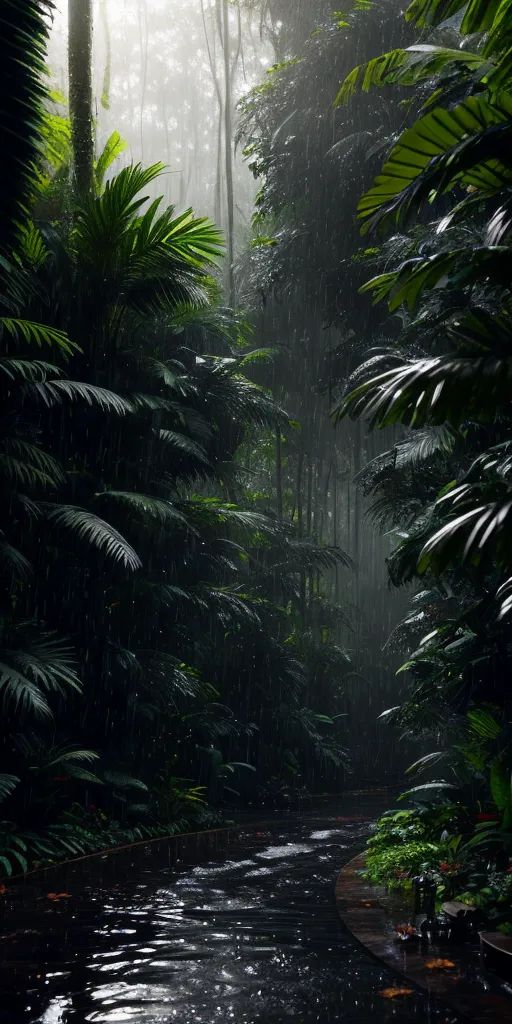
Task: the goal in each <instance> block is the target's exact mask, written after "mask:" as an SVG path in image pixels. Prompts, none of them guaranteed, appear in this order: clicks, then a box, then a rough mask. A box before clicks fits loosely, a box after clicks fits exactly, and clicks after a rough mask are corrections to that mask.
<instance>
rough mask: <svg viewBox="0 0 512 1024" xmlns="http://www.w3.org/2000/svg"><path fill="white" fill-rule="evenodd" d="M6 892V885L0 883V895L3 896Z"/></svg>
mask: <svg viewBox="0 0 512 1024" xmlns="http://www.w3.org/2000/svg"><path fill="white" fill-rule="evenodd" d="M6 892H7V886H6V885H0V896H5V894H6Z"/></svg>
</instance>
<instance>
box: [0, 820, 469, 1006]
mask: <svg viewBox="0 0 512 1024" xmlns="http://www.w3.org/2000/svg"><path fill="white" fill-rule="evenodd" d="M325 819H326V820H322V819H321V816H320V815H319V816H317V817H315V816H313V815H309V816H308V817H303V818H302V819H298V818H295V819H294V818H293V817H290V819H289V820H288V821H286V822H284V823H283V821H282V819H281V821H280V823H279V826H276V827H274V828H273V829H272V833H271V834H270V835H269V834H268V833H267V834H264V835H262V834H261V833H259V834H256V835H255V834H252V835H251V834H250V833H245V834H243V835H242V837H241V838H240V839H239V840H237V841H236V842H235V843H231V844H230V846H229V852H228V859H225V860H222V859H220V858H219V860H218V861H215V862H214V861H210V862H209V863H208V864H205V865H200V866H199V867H196V868H192V869H185V868H183V869H182V871H180V872H179V873H176V871H171V869H169V868H168V867H166V868H165V869H162V870H157V869H144V870H143V869H142V868H141V875H142V877H138V878H130V877H127V878H126V880H124V881H122V882H119V880H118V881H117V884H116V886H115V887H111V889H110V891H108V887H107V888H106V887H105V884H104V883H103V888H100V886H98V888H97V889H94V888H93V887H91V885H90V881H89V885H88V888H87V890H86V891H82V894H81V895H79V894H77V893H75V894H74V893H73V892H72V897H73V898H72V900H70V901H69V904H68V905H66V906H64V905H61V906H58V907H54V906H52V907H50V908H46V907H45V908H44V915H43V916H44V928H43V927H42V925H41V923H40V922H39V921H38V922H37V927H38V928H39V929H41V932H42V935H41V938H40V939H38V940H37V944H38V948H37V950H36V951H34V948H31V950H30V953H27V955H26V958H27V959H28V958H30V961H31V964H29V965H28V967H27V970H28V971H29V973H30V972H32V973H31V974H30V984H29V985H25V988H24V989H22V988H21V985H20V991H19V992H18V994H17V996H16V999H17V1000H18V1001H17V1002H16V999H14V998H13V1000H12V1013H11V1015H9V1013H10V1010H7V1013H6V1015H3V1013H2V1009H1V1007H0V1024H85V1022H91V1024H113V1022H120V1021H128V1022H137V1024H169V1022H173V1021H175V1020H176V1021H179V1022H180V1024H217V1022H219V1024H226V1022H229V1021H233V1022H234V1024H256V1022H261V1024H288V1022H290V1024H291V1022H292V1021H293V1024H298V1022H300V1024H331V1022H338V1021H339V1022H343V1024H368V1022H369V1021H370V1019H371V1020H372V1024H388V1022H389V1021H390V1020H391V1019H392V1020H393V1022H394V1024H405V1022H408V1021H410V1022H413V1021H414V1022H415V1024H427V1022H435V1024H444V1022H445V1021H447V1020H448V1019H449V1020H450V1022H451V1024H457V1022H456V1017H455V1015H454V1014H453V1013H451V1014H450V1016H449V1018H447V1017H446V1015H445V1014H444V1013H443V1011H442V1010H441V1011H439V1010H437V1009H436V1008H435V1007H434V1006H433V1005H432V1003H431V1002H430V1001H429V999H428V997H427V996H424V995H422V994H418V995H414V996H412V997H411V998H409V999H407V1000H405V1001H403V1002H402V1003H401V1004H398V1003H397V1004H393V1005H392V1006H391V1007H390V1006H389V1004H386V1003H385V1002H384V1001H383V1000H382V998H381V997H380V995H379V992H380V990H381V989H382V988H384V987H385V986H386V985H389V984H391V983H393V981H394V980H395V979H394V978H393V976H392V975H390V974H389V973H388V972H387V971H386V970H385V969H383V968H381V967H380V966H379V964H377V963H376V962H375V961H373V960H371V959H370V958H369V957H367V956H366V955H365V954H364V953H363V951H362V950H360V949H359V948H358V947H356V945H355V944H354V943H353V942H352V940H351V939H350V937H349V936H348V935H347V934H346V933H345V932H344V930H343V927H342V926H341V924H340V922H339V920H338V917H337V913H336V909H335V905H334V899H333V884H334V880H335V878H336V875H337V872H338V870H339V868H340V866H341V863H342V862H343V860H344V859H345V860H346V859H348V858H349V856H351V855H352V852H355V850H356V848H358V843H359V844H360V842H361V838H362V837H363V836H364V835H365V834H366V833H367V832H368V829H369V826H368V825H361V824H359V825H357V826H354V825H350V824H348V825H347V824H345V825H343V826H341V825H340V826H339V827H337V826H336V823H335V821H333V820H332V819H331V818H328V816H327V815H326V816H325ZM343 849H345V850H346V851H347V852H345V853H342V850H343ZM262 862H263V863H262ZM93 897H94V899H93ZM45 929H46V930H45ZM33 943H34V940H32V944H33ZM16 955H18V954H16ZM35 960H37V968H34V969H32V964H33V963H34V961H35ZM27 992H28V994H27ZM28 1007H30V1009H28Z"/></svg>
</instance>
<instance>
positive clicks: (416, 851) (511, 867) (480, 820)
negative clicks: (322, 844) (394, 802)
mask: <svg viewBox="0 0 512 1024" xmlns="http://www.w3.org/2000/svg"><path fill="white" fill-rule="evenodd" d="M511 853H512V835H511V833H510V829H509V828H508V827H506V828H504V827H503V824H502V823H500V821H499V818H498V815H497V814H496V813H495V812H490V813H481V812H480V813H477V812H474V813H473V812H471V811H470V810H469V809H468V808H467V807H465V806H464V805H463V804H460V803H451V802H441V803H435V804H429V805H425V804H420V805H416V806H414V807H412V808H411V809H408V810H399V811H397V810H392V811H388V812H387V813H386V814H384V815H383V817H382V818H381V819H380V820H379V822H378V823H377V826H376V830H375V833H374V834H373V835H372V837H371V838H370V839H369V841H368V847H367V855H366V867H365V870H364V872H363V874H364V877H365V878H367V879H368V881H370V882H372V883H373V884H375V885H385V886H386V887H387V888H388V889H390V890H393V889H395V890H396V889H398V890H402V891H403V892H409V891H410V890H411V889H412V886H413V880H414V878H415V877H416V876H418V875H424V876H426V877H427V878H428V879H430V880H431V881H432V882H433V883H435V886H436V893H437V905H438V908H439V909H441V905H442V903H443V902H444V901H445V900H459V901H461V902H463V903H466V904H467V905H468V907H471V908H473V909H474V910H475V912H477V914H478V915H479V920H480V921H481V922H482V923H486V925H487V926H489V927H491V928H492V929H495V930H498V931H501V932H503V933H504V934H508V935H510V934H512V859H511V856H510V855H511Z"/></svg>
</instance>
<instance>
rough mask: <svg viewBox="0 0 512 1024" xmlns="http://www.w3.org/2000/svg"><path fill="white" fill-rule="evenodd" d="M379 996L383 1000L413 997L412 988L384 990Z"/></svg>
mask: <svg viewBox="0 0 512 1024" xmlns="http://www.w3.org/2000/svg"><path fill="white" fill-rule="evenodd" d="M379 995H380V996H382V998H383V999H400V998H402V996H412V995H413V989H412V988H398V987H397V988H383V989H382V992H379Z"/></svg>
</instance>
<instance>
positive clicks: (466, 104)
mask: <svg viewBox="0 0 512 1024" xmlns="http://www.w3.org/2000/svg"><path fill="white" fill-rule="evenodd" d="M405 18H406V20H407V21H408V22H409V24H410V25H412V26H414V27H415V28H416V29H417V30H420V29H421V30H422V38H421V43H419V42H418V43H417V44H415V45H412V46H410V47H409V48H407V49H401V50H394V51H391V52H388V53H386V54H385V55H384V56H377V55H374V57H373V58H372V59H371V60H370V61H369V62H368V63H366V64H365V65H364V66H360V67H358V68H356V69H355V70H354V71H352V72H351V73H350V75H349V76H348V77H347V78H346V79H345V81H344V83H342V86H341V88H340V91H339V95H338V102H341V103H343V102H348V103H350V102H351V97H353V96H354V94H357V92H358V90H360V89H362V90H363V92H367V91H368V90H369V89H371V88H372V87H381V88H383V89H385V90H386V91H388V90H389V89H390V87H393V88H396V87H397V85H398V86H400V87H401V88H405V89H408V90H409V91H410V94H411V97H412V99H411V108H412V109H413V110H414V109H417V108H418V101H419V100H420V99H421V101H422V102H421V111H420V113H419V116H417V117H416V119H415V120H414V119H411V125H410V127H408V128H407V129H406V130H405V131H403V132H402V133H401V134H400V135H399V136H398V137H397V138H395V139H394V140H393V144H392V147H391V149H390V152H389V155H388V157H387V159H386V162H385V163H384V165H383V167H382V170H381V172H380V174H379V175H378V176H377V178H376V179H375V182H374V184H373V186H372V187H371V188H370V189H369V190H367V191H366V193H365V194H364V195H363V196H362V198H361V199H360V202H359V207H358V209H359V217H360V220H361V224H362V229H363V232H364V233H369V232H370V233H372V232H373V233H374V235H375V234H376V235H377V237H379V233H380V236H381V237H382V233H386V236H387V240H386V241H384V242H383V244H382V245H381V247H380V248H379V249H377V250H374V251H373V252H372V260H373V262H374V265H375V266H376V268H377V270H380V272H379V273H378V274H377V276H374V277H373V278H372V280H371V281H369V283H368V284H366V285H365V286H364V289H363V291H364V292H367V293H370V294H372V295H373V298H374V300H375V302H387V305H388V309H389V312H390V314H391V318H390V320H389V327H388V330H387V334H388V337H389V342H388V343H387V344H386V345H383V339H382V337H381V338H379V349H378V350H376V351H375V352H374V353H372V356H371V358H370V359H368V360H367V361H366V362H365V363H363V364H362V365H361V366H360V367H359V369H358V370H357V373H356V375H355V377H354V378H353V379H352V381H351V382H350V383H349V387H348V389H347V392H346V393H345V394H344V395H343V396H342V397H341V399H340V400H339V402H338V403H337V407H336V410H335V418H336V419H339V418H341V417H344V416H346V415H351V416H355V417H359V416H364V417H366V418H367V419H368V420H369V421H370V423H371V425H372V426H373V427H380V428H383V427H389V426H394V425H400V426H402V427H403V428H406V430H407V431H409V432H408V433H407V434H405V435H404V436H403V437H402V439H401V440H400V441H399V443H398V444H396V445H395V446H394V447H393V448H392V449H391V450H390V451H388V452H387V453H385V454H383V455H381V456H379V457H378V458H377V459H376V460H374V462H373V463H372V464H370V465H369V466H368V467H367V468H366V471H365V474H364V480H365V484H366V487H367V490H368V492H369V493H370V494H373V495H374V498H375V503H374V513H375V515H376V516H377V518H378V519H380V521H381V522H382V523H383V524H385V525H386V526H387V527H388V528H389V527H390V526H391V528H392V529H394V530H396V531H397V532H398V536H399V538H400V541H399V544H398V546H397V547H396V548H395V551H394V552H393V555H392V557H391V560H390V571H391V577H392V581H393V582H394V583H395V584H398V585H400V584H404V583H410V582H419V584H420V586H421V589H420V591H419V593H417V595H416V597H415V599H414V605H413V609H412V611H411V613H410V614H409V615H408V617H407V618H406V620H405V622H404V623H403V626H402V627H401V628H400V629H399V630H398V631H396V633H395V637H394V642H395V643H397V644H401V645H402V647H404V646H405V647H406V649H407V648H408V651H409V655H408V660H407V663H406V665H405V666H404V670H407V671H408V673H409V675H410V677H411V678H412V685H411V689H410V693H409V696H408V698H407V700H406V701H405V702H404V703H402V704H401V705H400V706H399V707H395V708H392V709H391V710H390V711H389V712H388V713H387V714H388V717H389V718H391V719H394V720H395V722H398V723H399V724H400V726H401V727H402V728H403V729H404V730H405V731H406V732H408V733H412V734H413V735H415V736H421V737H423V738H424V739H428V740H429V741H430V742H431V743H435V745H436V749H435V750H434V751H432V752H429V753H427V754H426V755H425V756H424V757H422V758H420V759H419V760H418V761H417V762H416V763H415V765H413V766H412V767H411V772H413V773H417V772H429V773H432V772H433V771H434V770H435V773H436V774H437V775H439V773H440V769H441V772H442V773H443V774H444V778H443V779H437V780H431V781H430V782H427V783H424V784H422V785H420V786H417V787H415V788H414V789H413V790H412V791H411V795H412V797H413V798H414V797H417V798H418V799H420V798H421V799H423V800H427V799H429V800H434V801H435V802H436V803H438V802H440V803H441V805H442V803H443V800H444V793H445V791H446V788H447V787H450V786H453V787H455V788H456V789H458V790H459V791H460V794H461V799H462V800H463V802H464V804H465V806H466V808H467V813H468V814H469V816H470V818H472V819H473V821H474V817H475V815H476V814H477V812H478V811H480V812H482V811H483V813H484V814H485V813H487V812H489V813H491V817H492V815H494V817H495V818H496V821H494V822H493V823H492V828H491V830H490V831H489V830H487V829H485V828H484V831H483V834H482V833H481V830H478V829H477V831H476V832H475V833H474V836H473V840H470V841H469V843H468V845H469V846H470V849H471V857H472V856H473V854H474V852H475V850H476V849H477V848H478V849H480V851H481V854H480V855H481V857H482V858H483V862H484V863H486V862H487V860H488V858H489V856H491V861H493V862H494V863H496V865H498V864H499V862H500V858H501V860H502V859H503V856H505V860H506V858H507V856H508V851H509V848H510V832H511V827H512V815H511V804H510V780H511V771H512V751H511V746H510V725H509V722H510V710H511V705H510V696H509V682H508V677H509V670H510V618H509V616H510V608H511V603H510V590H511V584H510V571H511V554H510V552H511V550H512V549H511V544H510V522H511V520H510V514H511V507H512V506H511V501H510V444H511V434H510V427H511V424H510V412H509V408H508V397H509V395H508V380H509V358H510V357H509V352H510V344H511V339H512V334H511V329H510V314H511V294H510V273H509V269H508V259H509V248H508V246H509V240H510V228H511V223H512V222H511V218H510V212H509V210H510V188H511V182H512V163H511V158H510V147H509V145H508V140H509V136H510V132H511V125H512V105H511V102H512V92H511V90H512V79H511V74H510V59H509V54H510V50H509V46H510V8H509V4H508V3H506V2H501V3H500V2H497V3H493V4H481V3H475V2H471V3H467V2H462V0H461V2H454V3H446V2H444V0H414V2H413V3H412V4H411V5H410V6H409V8H408V9H407V11H406V13H405ZM411 651H412V652H413V653H410V652H411ZM427 778H428V776H427ZM420 817H421V815H420V813H419V812H417V813H416V814H415V815H414V814H413V817H412V822H413V825H415V824H417V822H418V821H419V820H420ZM385 827H386V828H387V827H388V826H387V824H386V826H385ZM382 834H383V833H382V830H381V833H380V835H381V836H382ZM469 834H470V835H471V828H470V829H469ZM432 838H434V837H433V836H432V835H427V834H425V833H422V834H421V835H420V837H419V840H418V842H419V843H420V846H419V847H418V849H417V850H416V852H415V851H414V850H413V849H412V848H411V849H410V855H411V867H412V864H413V862H414V867H415V868H417V867H418V866H419V865H418V861H419V860H424V861H428V862H430V863H429V866H431V867H432V865H433V862H432V858H431V857H428V856H426V855H425V856H424V857H422V854H421V844H422V843H423V842H424V840H425V839H428V840H429V841H430V839H432ZM435 839H436V840H437V842H439V834H438V835H437V836H435ZM416 841H417V840H416V839H415V842H416ZM379 842H380V839H379V840H377V841H373V844H372V852H371V855H370V864H371V871H372V873H373V877H379V876H380V877H382V878H384V879H385V880H389V874H390V871H389V867H390V865H391V861H392V860H393V857H394V853H393V850H392V848H391V845H392V844H390V848H389V850H388V852H387V853H386V854H385V857H387V858H388V860H389V858H391V860H390V861H389V865H388V866H386V864H385V863H384V860H382V859H379V858H381V854H378V856H377V858H376V856H375V854H376V850H378V848H379ZM376 843H377V845H376ZM384 845H385V844H384ZM482 851H483V852H482ZM424 852H425V854H426V853H427V852H428V851H427V850H426V849H425V851H424ZM416 854H417V855H416ZM441 854H442V850H441ZM438 856H439V853H438ZM471 857H469V856H468V857H466V850H465V848H464V844H462V846H461V847H460V848H458V849H457V860H458V861H460V864H459V867H460V872H459V873H460V874H462V875H464V872H466V875H467V876H468V877H466V882H467V884H468V885H469V889H471V888H473V889H474V890H475V891H476V889H477V888H478V885H479V884H480V883H479V878H478V870H479V869H478V865H477V866H475V865H473V869H472V870H470V868H471ZM406 859H407V851H406V848H404V849H403V850H402V853H401V854H400V857H399V861H400V865H402V861H403V862H404V864H403V866H405V860H406ZM397 866H399V865H398V861H397ZM483 870H484V869H483V867H481V868H480V874H482V871H483ZM468 878H469V881H468ZM463 881H464V879H463V878H459V887H460V885H461V884H462V883H463ZM480 882H481V878H480ZM497 884H498V883H497ZM500 885H501V883H500ZM498 887H499V886H498ZM502 888H503V887H502ZM505 888H506V887H505ZM503 892H505V890H503ZM507 892H508V890H507ZM502 895H503V894H502ZM507 899H508V897H507Z"/></svg>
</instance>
